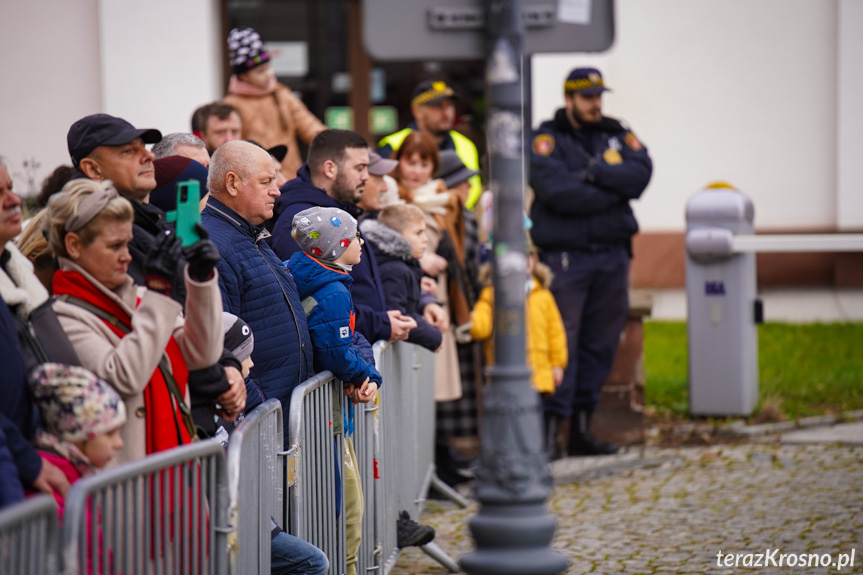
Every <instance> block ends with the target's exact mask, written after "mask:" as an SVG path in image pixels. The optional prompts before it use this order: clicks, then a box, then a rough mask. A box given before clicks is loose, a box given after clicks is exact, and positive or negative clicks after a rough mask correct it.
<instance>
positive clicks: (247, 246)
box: [201, 140, 314, 441]
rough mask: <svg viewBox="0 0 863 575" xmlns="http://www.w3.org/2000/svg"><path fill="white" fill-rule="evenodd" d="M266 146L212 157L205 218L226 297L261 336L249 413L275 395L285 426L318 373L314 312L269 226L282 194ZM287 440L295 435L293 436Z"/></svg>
mask: <svg viewBox="0 0 863 575" xmlns="http://www.w3.org/2000/svg"><path fill="white" fill-rule="evenodd" d="M275 181H276V172H275V168H274V167H273V160H272V158H271V156H270V154H269V153H267V151H266V150H264V149H262V148H259V147H258V146H255V145H254V144H250V143H248V142H244V141H242V140H235V141H231V142H228V143H226V144H223V145H222V146H221V147H220V148H219V149H218V150H216V152H215V153H214V154H213V157H212V158H211V160H210V171H209V175H208V178H207V187H208V188H209V189H210V199H209V200H208V202H207V207H206V208H204V211H203V212H202V214H201V222H202V223H203V225H204V227H205V228H207V230H208V231H209V233H210V239H211V240H212V241H213V243H215V244H216V246H217V247H218V248H219V253H220V254H221V256H222V259H221V261H220V262H219V264H218V270H219V287H220V288H221V291H222V303H223V306H224V308H225V311H228V312H230V313H232V314H234V315H236V316H238V317H241V318H243V320H244V321H245V322H246V323H247V324H249V326H250V327H251V328H252V332H253V333H254V334H255V350H254V352H252V360H253V361H254V362H255V365H254V367H252V370H251V372H250V374H249V377H248V379H247V380H246V390H247V399H246V411H247V412H248V411H250V410H252V409H254V408H255V406H257V405H258V404H260V403H262V402H263V401H265V400H267V399H270V398H273V397H275V398H277V399H278V400H279V401H281V402H282V406H283V410H284V411H283V413H284V416H285V429H288V427H287V425H288V421H287V417H288V412H289V405H290V401H291V392H292V391H293V389H294V387H296V386H297V385H298V384H300V383H302V382H303V381H305V380H306V379H308V378H309V377H311V376H312V375H313V374H314V371H313V369H312V362H313V356H312V344H311V340H310V339H309V330H308V328H307V326H306V315H305V313H304V312H303V306H302V305H301V304H300V298H299V296H298V295H297V287H296V285H295V284H294V280H293V278H291V275H290V274H289V273H288V271H287V270H286V269H285V266H284V265H283V264H282V260H280V259H279V258H278V257H277V256H276V254H275V253H273V250H272V249H270V246H269V245H267V243H266V241H264V240H265V239H266V238H268V237H269V235H270V234H269V232H267V231H266V230H265V229H264V228H263V226H262V224H263V223H264V221H266V220H267V219H269V218H270V217H272V215H273V204H274V203H275V201H276V198H277V197H279V189H278V188H277V187H276V184H275ZM285 440H286V441H287V434H285Z"/></svg>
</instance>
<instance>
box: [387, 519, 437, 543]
mask: <svg viewBox="0 0 863 575" xmlns="http://www.w3.org/2000/svg"><path fill="white" fill-rule="evenodd" d="M434 535H435V533H434V527H431V526H429V525H420V524H419V523H417V522H416V521H414V520H413V519H411V518H410V515H408V512H407V511H402V512H401V513H399V518H398V520H397V521H396V545H398V547H399V549H404V548H405V547H422V546H423V545H425V544H426V543H431V542H432V540H433V539H434Z"/></svg>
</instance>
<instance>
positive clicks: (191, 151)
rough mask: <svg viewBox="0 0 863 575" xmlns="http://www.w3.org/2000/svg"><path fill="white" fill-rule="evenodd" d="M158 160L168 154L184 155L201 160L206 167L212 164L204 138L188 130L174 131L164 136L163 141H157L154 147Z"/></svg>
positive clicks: (153, 150)
mask: <svg viewBox="0 0 863 575" xmlns="http://www.w3.org/2000/svg"><path fill="white" fill-rule="evenodd" d="M152 152H153V155H154V156H156V159H157V160H161V159H162V158H167V157H168V156H182V157H184V158H190V159H192V160H195V161H196V162H200V163H201V164H203V165H204V167H205V168H206V167H208V166H209V165H210V154H209V153H208V152H207V146H206V145H205V144H204V140H202V139H201V138H199V137H198V136H196V135H195V134H189V133H186V132H174V133H172V134H168V135H167V136H163V137H162V141H161V142H158V143H156V144H155V145H154V146H153V149H152Z"/></svg>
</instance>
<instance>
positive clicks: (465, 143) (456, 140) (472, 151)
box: [378, 128, 482, 210]
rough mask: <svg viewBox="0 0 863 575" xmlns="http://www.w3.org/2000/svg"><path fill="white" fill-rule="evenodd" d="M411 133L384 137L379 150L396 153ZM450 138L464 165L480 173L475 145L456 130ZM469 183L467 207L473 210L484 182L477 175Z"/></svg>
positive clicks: (379, 144) (402, 131)
mask: <svg viewBox="0 0 863 575" xmlns="http://www.w3.org/2000/svg"><path fill="white" fill-rule="evenodd" d="M411 132H413V129H412V128H405V129H404V130H399V131H398V132H396V133H394V134H390V135H389V136H384V137H383V138H381V140H380V141H379V142H378V148H383V147H384V146H387V145H388V146H389V147H390V148H392V150H393V153H395V152H396V151H398V149H399V148H400V147H401V145H402V142H404V141H405V138H407V137H408V134H410V133H411ZM449 137H450V138H452V141H453V144H455V153H456V154H457V155H458V157H459V158H461V161H462V162H464V165H465V166H466V167H467V168H468V169H470V170H477V171H479V153H478V152H477V151H476V146H475V145H474V143H473V142H471V141H470V139H469V138H468V137H467V136H464V135H462V134H461V133H459V132H456V131H455V130H450V131H449ZM468 181H469V182H470V192H469V193H468V196H467V202H465V207H467V209H469V210H472V209H473V207H474V206H475V205H476V203H477V201H479V197H480V196H481V195H482V180H480V177H479V174H477V175H475V176H471V177H470V178H469V179H468Z"/></svg>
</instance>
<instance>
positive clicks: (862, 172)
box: [836, 0, 863, 231]
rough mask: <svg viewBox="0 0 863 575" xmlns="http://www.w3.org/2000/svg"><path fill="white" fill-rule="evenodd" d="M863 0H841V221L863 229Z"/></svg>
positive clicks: (846, 227)
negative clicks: (862, 159)
mask: <svg viewBox="0 0 863 575" xmlns="http://www.w3.org/2000/svg"><path fill="white" fill-rule="evenodd" d="M861 30H863V2H860V1H859V0H839V50H838V58H839V64H838V68H839V97H838V100H839V102H838V107H839V110H838V121H837V131H838V133H837V149H838V151H837V159H838V162H837V179H838V182H837V190H836V191H837V210H836V212H837V220H838V224H839V229H840V230H843V231H845V230H848V231H852V230H853V231H860V230H863V161H861V158H863V97H861V95H863V34H861V33H860V32H861Z"/></svg>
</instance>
